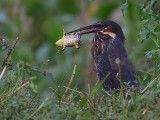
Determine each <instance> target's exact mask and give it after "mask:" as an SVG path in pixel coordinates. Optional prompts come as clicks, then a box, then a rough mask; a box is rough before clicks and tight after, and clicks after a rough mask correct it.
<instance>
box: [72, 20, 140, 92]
mask: <svg viewBox="0 0 160 120" xmlns="http://www.w3.org/2000/svg"><path fill="white" fill-rule="evenodd" d="M82 30H85V32H81V33H80V34H81V35H82V34H87V33H95V36H94V38H93V41H92V44H91V53H92V56H93V58H94V61H95V66H96V69H97V73H98V77H99V79H100V80H103V79H104V78H105V77H106V75H107V74H108V73H110V75H109V76H108V78H107V79H106V80H105V82H104V84H103V86H104V88H105V89H106V90H110V89H114V88H115V89H118V88H120V87H121V85H120V82H119V80H121V81H122V83H123V82H126V83H128V86H134V87H137V86H138V81H137V79H136V78H135V71H134V69H133V65H132V63H131V61H130V60H128V57H127V52H126V49H125V47H124V40H125V38H124V34H123V32H122V29H121V27H120V26H119V25H118V24H117V23H115V22H113V21H109V20H105V21H100V22H97V23H94V24H92V25H89V26H86V27H83V28H80V29H77V30H74V31H72V32H75V31H82ZM116 59H119V60H120V63H119V64H117V63H116Z"/></svg>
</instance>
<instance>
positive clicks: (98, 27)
mask: <svg viewBox="0 0 160 120" xmlns="http://www.w3.org/2000/svg"><path fill="white" fill-rule="evenodd" d="M102 27H103V24H102V23H95V24H91V25H88V26H85V27H82V28H79V29H76V30H73V31H71V32H69V33H66V34H70V33H73V32H79V35H83V34H89V33H95V32H97V31H100V30H101V28H102Z"/></svg>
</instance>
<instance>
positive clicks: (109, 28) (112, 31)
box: [66, 20, 125, 43]
mask: <svg viewBox="0 0 160 120" xmlns="http://www.w3.org/2000/svg"><path fill="white" fill-rule="evenodd" d="M72 32H80V35H84V34H89V33H97V32H101V33H103V34H107V35H109V36H110V37H113V38H115V37H116V38H118V39H120V40H121V41H122V42H123V43H124V40H125V38H124V34H123V31H122V29H121V27H120V26H119V25H118V24H117V23H115V22H113V21H110V20H104V21H99V22H96V23H94V24H91V25H88V26H85V27H81V28H79V29H76V30H73V31H71V32H69V33H72ZM66 34H68V33H66Z"/></svg>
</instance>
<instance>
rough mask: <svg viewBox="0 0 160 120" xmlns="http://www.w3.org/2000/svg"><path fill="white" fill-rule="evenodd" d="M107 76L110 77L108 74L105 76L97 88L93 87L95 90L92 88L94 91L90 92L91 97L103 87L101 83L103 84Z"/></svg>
mask: <svg viewBox="0 0 160 120" xmlns="http://www.w3.org/2000/svg"><path fill="white" fill-rule="evenodd" d="M109 75H110V73H108V74H107V75H106V77H105V78H104V79H103V81H102V82H100V83H99V84H98V85H97V86H95V88H94V89H93V90H92V92H91V96H92V95H94V94H95V93H96V92H97V91H98V90H99V88H100V87H101V86H102V85H103V83H104V82H105V80H106V78H107V77H108V76H109Z"/></svg>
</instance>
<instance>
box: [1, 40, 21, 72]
mask: <svg viewBox="0 0 160 120" xmlns="http://www.w3.org/2000/svg"><path fill="white" fill-rule="evenodd" d="M18 40H19V38H18V37H17V38H16V41H15V43H14V44H13V46H12V49H10V50H9V51H8V54H7V56H6V57H5V59H4V60H3V62H2V64H1V66H0V70H1V68H2V67H3V65H4V64H5V62H6V61H7V59H8V57H9V56H10V54H11V53H12V51H13V49H14V47H15V46H16V44H17V42H18Z"/></svg>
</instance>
